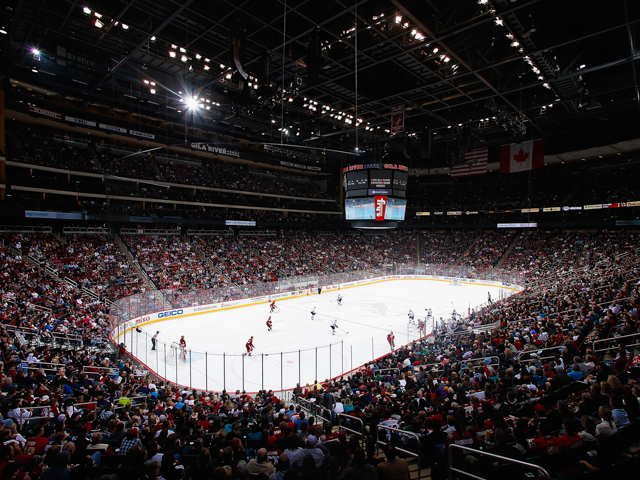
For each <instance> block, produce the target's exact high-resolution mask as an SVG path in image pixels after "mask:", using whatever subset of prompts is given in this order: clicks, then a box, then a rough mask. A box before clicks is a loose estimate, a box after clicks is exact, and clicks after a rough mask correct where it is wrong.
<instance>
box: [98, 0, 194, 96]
mask: <svg viewBox="0 0 640 480" xmlns="http://www.w3.org/2000/svg"><path fill="white" fill-rule="evenodd" d="M134 1H135V0H132V1H131V3H130V5H131V4H133V2H134ZM193 2H194V0H185V2H184V3H183V4H182V5H180V7H179V8H178V9H177V10H176V11H175V12H173V13H172V14H171V15H170V16H169V17H168V18H167V19H166V20H165V21H164V22H162V23H161V24H160V25H159V26H158V27H157V28H156V29H155V30H154V31H153V32H151V33H149V34H147V36H146V37H145V38H144V40H142V41H141V42H140V43H139V44H138V45H137V46H136V47H135V48H134V49H133V50H131V51H130V52H129V53H128V54H127V55H125V56H124V57H123V58H122V59H121V60H120V61H119V62H118V63H116V64H115V66H114V67H113V68H112V69H111V70H109V72H108V73H107V74H106V75H105V76H104V77H102V79H101V80H100V81H98V83H96V84H95V85H93V86H92V87H91V89H90V90H89V94H91V93H93V91H94V90H95V89H96V88H98V87H99V86H100V85H102V84H103V83H104V82H106V81H107V80H108V79H109V77H111V75H112V74H113V73H115V72H116V71H117V70H118V69H119V68H120V67H121V66H122V65H123V64H125V63H126V62H127V61H129V60H130V59H131V58H133V56H134V55H135V54H136V53H138V52H139V51H140V50H141V49H142V48H143V47H144V46H145V45H147V44H148V43H149V42H150V41H151V37H155V36H157V35H159V34H160V32H162V30H164V28H165V27H166V26H167V25H169V24H171V22H173V21H174V20H175V19H176V18H177V17H178V15H180V14H181V13H182V12H183V11H185V10H186V9H187V8H188V7H189V6H190V5H191V4H192V3H193Z"/></svg>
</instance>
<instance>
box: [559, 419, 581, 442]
mask: <svg viewBox="0 0 640 480" xmlns="http://www.w3.org/2000/svg"><path fill="white" fill-rule="evenodd" d="M562 427H563V428H564V432H565V433H564V435H561V436H560V437H558V440H559V441H560V444H561V445H562V448H563V449H568V448H579V447H582V446H583V445H584V439H583V438H582V437H581V436H580V435H579V434H578V432H577V428H576V423H575V422H574V421H573V420H571V419H570V418H565V419H564V421H563V422H562Z"/></svg>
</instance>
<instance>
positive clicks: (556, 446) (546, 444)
mask: <svg viewBox="0 0 640 480" xmlns="http://www.w3.org/2000/svg"><path fill="white" fill-rule="evenodd" d="M531 446H532V447H533V449H534V450H536V451H537V452H539V453H542V454H544V455H552V454H554V453H558V452H560V451H561V450H562V443H561V442H560V439H559V438H558V437H556V436H555V435H551V425H550V424H549V423H548V422H541V423H540V425H539V426H538V436H537V437H536V438H534V439H533V440H531Z"/></svg>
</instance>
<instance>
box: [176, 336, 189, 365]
mask: <svg viewBox="0 0 640 480" xmlns="http://www.w3.org/2000/svg"><path fill="white" fill-rule="evenodd" d="M178 347H179V348H180V357H182V360H184V361H185V362H186V361H187V341H186V340H185V339H184V335H182V336H181V337H180V343H178Z"/></svg>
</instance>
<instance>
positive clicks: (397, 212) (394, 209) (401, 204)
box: [384, 197, 407, 220]
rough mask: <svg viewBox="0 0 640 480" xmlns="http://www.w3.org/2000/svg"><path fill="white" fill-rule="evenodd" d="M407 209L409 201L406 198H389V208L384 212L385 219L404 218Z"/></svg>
mask: <svg viewBox="0 0 640 480" xmlns="http://www.w3.org/2000/svg"><path fill="white" fill-rule="evenodd" d="M406 210H407V201H406V200H405V199H404V198H392V197H388V198H387V209H386V211H385V212H384V219H385V220H404V215H405V212H406Z"/></svg>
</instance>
